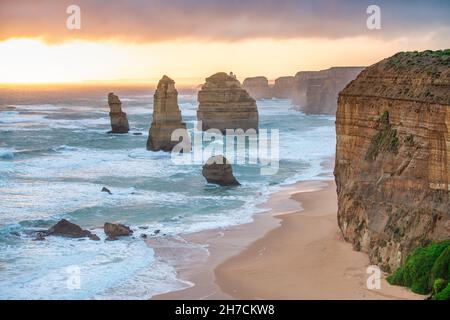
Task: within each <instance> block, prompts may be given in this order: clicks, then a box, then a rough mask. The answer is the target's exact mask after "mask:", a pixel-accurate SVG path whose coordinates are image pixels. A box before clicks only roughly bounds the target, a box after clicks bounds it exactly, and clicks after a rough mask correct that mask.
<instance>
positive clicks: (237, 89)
mask: <svg viewBox="0 0 450 320" xmlns="http://www.w3.org/2000/svg"><path fill="white" fill-rule="evenodd" d="M198 102H199V106H198V111H197V118H198V120H199V121H202V130H208V129H210V128H214V129H219V130H220V131H222V132H223V133H225V131H226V129H243V130H247V129H255V130H258V109H257V106H256V101H255V99H253V98H252V97H250V95H249V94H248V92H247V91H246V90H245V89H244V88H242V86H241V84H240V82H239V80H237V79H236V77H234V76H232V75H228V74H226V73H225V72H219V73H216V74H214V75H212V76H211V77H209V78H206V82H205V84H204V85H203V86H202V88H201V90H200V91H199V92H198Z"/></svg>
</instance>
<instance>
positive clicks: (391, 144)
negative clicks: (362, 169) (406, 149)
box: [366, 111, 399, 161]
mask: <svg viewBox="0 0 450 320" xmlns="http://www.w3.org/2000/svg"><path fill="white" fill-rule="evenodd" d="M398 147H399V146H398V138H397V130H395V129H392V126H391V124H390V122H389V112H387V111H385V112H384V113H383V114H382V115H381V116H380V118H379V119H378V132H377V134H376V135H375V136H374V137H373V139H372V143H371V145H370V147H369V149H368V150H367V153H366V160H368V161H374V160H375V159H376V158H377V157H378V154H379V153H380V152H385V151H387V152H390V153H393V154H397V153H398Z"/></svg>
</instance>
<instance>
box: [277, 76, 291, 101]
mask: <svg viewBox="0 0 450 320" xmlns="http://www.w3.org/2000/svg"><path fill="white" fill-rule="evenodd" d="M294 82H295V78H294V77H290V76H287V77H280V78H277V79H275V85H274V87H273V95H274V97H275V98H278V99H291V98H292V94H293V90H294Z"/></svg>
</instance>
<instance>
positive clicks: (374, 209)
mask: <svg viewBox="0 0 450 320" xmlns="http://www.w3.org/2000/svg"><path fill="white" fill-rule="evenodd" d="M449 66H450V50H446V51H444V52H443V51H438V52H431V51H426V52H422V53H417V52H407V53H399V54H396V55H394V56H392V57H390V58H388V59H385V60H382V61H381V62H379V63H377V64H375V65H373V66H371V67H368V68H367V69H366V70H364V71H362V72H361V74H360V75H359V76H358V77H357V79H356V80H354V81H352V82H351V83H350V84H349V85H348V86H347V87H346V88H345V89H344V90H343V91H342V92H341V93H340V94H339V102H338V109H337V115H336V134H337V147H336V166H335V171H334V174H335V178H336V184H337V193H338V204H339V209H338V222H339V227H340V228H341V230H342V234H343V236H344V238H345V239H346V240H347V241H350V242H351V243H353V246H354V248H355V249H357V250H363V251H366V252H368V253H369V257H370V260H371V262H372V263H375V264H378V265H380V266H381V267H382V268H383V269H384V270H386V271H389V270H393V269H394V268H396V267H398V266H399V265H400V264H401V263H402V262H404V259H405V257H406V256H407V255H408V254H409V253H411V251H412V250H413V249H414V248H416V247H418V246H423V245H425V244H427V243H429V242H430V241H439V240H444V239H449V238H450V197H449V194H450V67H449Z"/></svg>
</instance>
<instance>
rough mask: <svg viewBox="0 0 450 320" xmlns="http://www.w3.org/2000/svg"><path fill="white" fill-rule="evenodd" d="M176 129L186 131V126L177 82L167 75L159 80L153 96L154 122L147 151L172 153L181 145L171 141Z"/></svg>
mask: <svg viewBox="0 0 450 320" xmlns="http://www.w3.org/2000/svg"><path fill="white" fill-rule="evenodd" d="M176 129H186V124H185V123H183V121H182V118H181V111H180V108H179V107H178V91H177V90H176V89H175V81H173V80H172V79H170V78H169V77H168V76H166V75H165V76H163V77H162V78H161V80H159V82H158V87H157V89H156V91H155V94H154V96H153V120H152V124H151V127H150V131H149V137H148V140H147V150H151V151H159V150H162V151H167V152H170V151H172V149H173V147H174V146H175V145H176V144H178V143H179V141H172V139H171V136H172V133H173V131H174V130H176ZM185 142H186V143H187V141H185ZM188 144H189V143H188Z"/></svg>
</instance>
